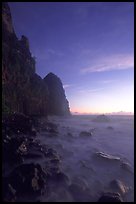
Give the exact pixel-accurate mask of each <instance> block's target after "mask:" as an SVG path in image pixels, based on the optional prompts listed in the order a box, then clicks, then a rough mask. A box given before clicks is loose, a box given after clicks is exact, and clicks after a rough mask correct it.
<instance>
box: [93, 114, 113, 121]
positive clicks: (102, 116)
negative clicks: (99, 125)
mask: <svg viewBox="0 0 136 204" xmlns="http://www.w3.org/2000/svg"><path fill="white" fill-rule="evenodd" d="M92 121H93V122H110V118H109V117H108V116H106V115H104V114H102V115H98V116H97V117H96V118H94V119H93V120H92Z"/></svg>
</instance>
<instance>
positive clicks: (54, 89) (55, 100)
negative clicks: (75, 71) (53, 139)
mask: <svg viewBox="0 0 136 204" xmlns="http://www.w3.org/2000/svg"><path fill="white" fill-rule="evenodd" d="M44 83H45V84H46V85H47V87H48V90H49V102H50V103H49V104H48V112H49V114H50V115H54V114H55V115H66V114H69V112H70V111H69V105H68V101H67V99H66V97H65V92H64V89H63V85H62V83H61V80H60V79H59V78H58V77H57V76H56V75H55V74H53V73H49V74H48V75H47V76H46V77H45V78H44Z"/></svg>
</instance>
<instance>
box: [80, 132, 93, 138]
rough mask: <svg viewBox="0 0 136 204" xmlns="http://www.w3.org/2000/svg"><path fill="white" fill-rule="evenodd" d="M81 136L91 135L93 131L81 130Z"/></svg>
mask: <svg viewBox="0 0 136 204" xmlns="http://www.w3.org/2000/svg"><path fill="white" fill-rule="evenodd" d="M79 136H80V137H90V136H92V133H91V132H87V131H82V132H80V134H79Z"/></svg>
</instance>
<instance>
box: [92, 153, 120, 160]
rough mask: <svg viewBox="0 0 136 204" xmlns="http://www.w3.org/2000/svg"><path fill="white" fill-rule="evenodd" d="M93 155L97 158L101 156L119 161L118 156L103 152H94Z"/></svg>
mask: <svg viewBox="0 0 136 204" xmlns="http://www.w3.org/2000/svg"><path fill="white" fill-rule="evenodd" d="M95 155H96V156H97V157H98V158H102V159H106V160H111V161H120V157H116V156H112V155H109V154H106V153H104V152H96V153H95Z"/></svg>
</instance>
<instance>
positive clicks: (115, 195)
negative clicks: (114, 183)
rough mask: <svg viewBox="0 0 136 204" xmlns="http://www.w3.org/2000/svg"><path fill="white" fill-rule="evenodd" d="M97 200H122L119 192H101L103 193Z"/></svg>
mask: <svg viewBox="0 0 136 204" xmlns="http://www.w3.org/2000/svg"><path fill="white" fill-rule="evenodd" d="M98 202H103V203H104V202H123V200H122V198H121V195H120V194H119V193H111V192H107V193H103V195H102V196H101V197H100V198H99V200H98Z"/></svg>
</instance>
